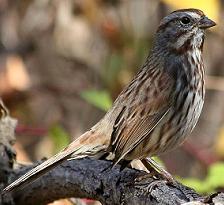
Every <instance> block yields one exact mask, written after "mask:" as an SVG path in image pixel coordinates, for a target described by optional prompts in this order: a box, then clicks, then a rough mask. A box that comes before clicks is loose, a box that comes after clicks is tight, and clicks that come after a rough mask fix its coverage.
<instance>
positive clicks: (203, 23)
mask: <svg viewBox="0 0 224 205" xmlns="http://www.w3.org/2000/svg"><path fill="white" fill-rule="evenodd" d="M215 25H216V23H215V22H214V21H212V20H211V19H209V18H208V17H206V16H204V17H203V18H202V19H201V20H200V21H199V28H202V29H206V28H210V27H213V26H215Z"/></svg>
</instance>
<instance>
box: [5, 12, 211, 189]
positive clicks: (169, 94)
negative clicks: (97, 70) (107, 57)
mask: <svg viewBox="0 0 224 205" xmlns="http://www.w3.org/2000/svg"><path fill="white" fill-rule="evenodd" d="M214 25H215V23H214V22H213V21H211V20H210V19H208V18H207V17H206V16H205V15H204V14H203V12H202V11H200V10H197V9H184V10H178V11H175V12H173V13H171V14H169V15H168V16H166V17H165V18H164V19H163V20H162V21H161V23H160V25H159V27H158V30H157V32H156V36H155V43H154V47H153V49H152V51H151V55H150V56H149V57H148V58H147V60H146V62H145V64H144V65H143V66H142V68H141V69H140V71H139V72H138V74H137V75H136V76H135V78H134V79H133V80H132V81H131V82H130V83H129V84H128V85H127V86H126V87H125V88H124V90H123V91H122V92H121V94H120V95H119V96H118V98H117V99H116V101H115V102H114V104H113V106H112V108H111V109H110V110H109V111H108V112H107V113H106V115H105V116H104V117H103V118H102V119H101V120H100V121H99V122H98V123H97V124H96V125H95V126H94V127H92V128H91V130H89V131H87V132H86V133H84V134H83V135H81V136H80V137H79V138H78V139H77V140H75V141H74V142H72V143H71V144H70V145H69V146H68V147H67V148H65V149H64V150H62V151H61V152H60V153H58V154H57V155H55V156H53V157H52V158H50V159H49V160H47V161H45V162H44V163H42V164H40V165H39V166H37V167H35V168H34V169H32V170H31V171H29V172H28V173H27V174H25V175H24V176H22V177H21V178H19V179H18V180H16V181H15V182H13V183H12V184H11V185H9V186H8V187H6V189H5V190H4V191H5V192H6V191H11V190H13V189H14V188H16V187H18V186H20V185H23V184H25V183H29V182H30V181H32V180H34V179H35V178H36V177H38V176H39V175H40V174H41V173H43V172H44V171H45V170H46V169H47V170H49V169H51V168H52V167H54V166H56V165H57V164H59V163H61V162H62V161H64V160H66V159H68V158H70V157H73V158H80V157H85V156H97V157H100V156H102V155H104V156H105V154H107V153H108V154H110V155H111V158H112V159H113V161H114V163H115V164H116V163H119V162H120V161H121V160H127V161H130V160H133V159H144V158H145V157H148V156H149V157H150V156H153V155H157V154H161V153H163V152H166V151H168V150H170V149H173V148H175V147H176V146H178V145H179V144H181V143H182V142H183V141H184V139H185V138H186V136H187V135H188V134H189V133H190V132H191V131H192V130H193V128H194V127H195V125H196V123H197V121H198V118H199V116H200V113H201V110H202V106H203V102H204V94H205V89H204V67H203V61H202V48H203V42H204V30H205V29H206V28H209V27H212V26H214Z"/></svg>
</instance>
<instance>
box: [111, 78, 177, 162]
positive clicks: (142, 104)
mask: <svg viewBox="0 0 224 205" xmlns="http://www.w3.org/2000/svg"><path fill="white" fill-rule="evenodd" d="M158 78H160V79H161V80H160V84H157V82H158V81H157V80H156V81H152V79H150V78H149V79H148V80H147V81H146V82H145V86H142V88H141V89H140V90H139V92H138V93H137V94H136V93H134V94H135V96H131V97H132V98H133V97H135V100H133V101H132V102H131V103H130V104H126V105H124V107H123V110H122V111H121V113H120V114H119V115H118V117H117V120H116V121H117V122H116V123H115V126H114V131H113V133H112V152H113V153H114V154H115V164H117V163H118V162H119V161H120V160H121V159H123V158H124V157H125V155H126V154H128V153H129V152H130V151H132V150H133V149H134V148H135V147H136V146H137V145H138V144H139V143H141V142H142V141H143V140H144V139H145V138H146V137H148V136H149V134H150V132H152V130H153V129H154V128H155V127H156V126H157V125H158V124H159V122H160V121H161V120H162V119H163V118H164V116H165V115H166V114H167V113H168V112H169V110H170V107H171V105H172V88H173V80H172V79H171V78H170V77H169V76H167V75H158ZM132 89H133V88H132ZM147 91H148V92H147ZM124 97H125V96H124ZM126 102H130V101H126Z"/></svg>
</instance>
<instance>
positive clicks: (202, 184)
mask: <svg viewBox="0 0 224 205" xmlns="http://www.w3.org/2000/svg"><path fill="white" fill-rule="evenodd" d="M223 173H224V163H221V162H217V163H214V164H212V165H211V166H210V167H209V170H208V175H207V176H206V178H205V179H204V180H199V179H195V178H185V179H183V178H178V180H179V181H180V182H181V183H183V184H184V185H186V186H189V187H191V188H193V189H195V190H196V191H197V192H199V193H202V194H205V193H211V192H214V191H215V190H216V189H217V188H220V187H224V177H223Z"/></svg>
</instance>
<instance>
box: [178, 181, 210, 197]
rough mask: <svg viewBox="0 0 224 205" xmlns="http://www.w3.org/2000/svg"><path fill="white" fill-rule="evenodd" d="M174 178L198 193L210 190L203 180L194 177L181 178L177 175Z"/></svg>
mask: <svg viewBox="0 0 224 205" xmlns="http://www.w3.org/2000/svg"><path fill="white" fill-rule="evenodd" d="M176 178H177V180H178V181H179V182H181V183H182V184H184V185H185V186H188V187H191V188H193V189H195V190H196V191H197V192H199V193H208V192H210V191H212V190H211V187H209V186H207V185H206V183H205V182H203V181H201V180H199V179H196V178H185V179H182V178H178V177H176Z"/></svg>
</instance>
